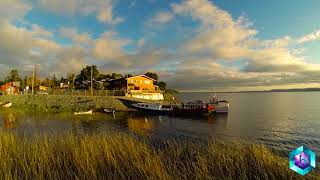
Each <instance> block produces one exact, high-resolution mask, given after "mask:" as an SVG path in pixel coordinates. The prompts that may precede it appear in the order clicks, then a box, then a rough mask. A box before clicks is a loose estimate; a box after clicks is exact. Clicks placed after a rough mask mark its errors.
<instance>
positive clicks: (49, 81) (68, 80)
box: [0, 65, 167, 91]
mask: <svg viewBox="0 0 320 180" xmlns="http://www.w3.org/2000/svg"><path fill="white" fill-rule="evenodd" d="M91 70H92V78H93V88H94V89H104V88H105V87H106V86H108V83H109V82H108V81H109V80H112V79H120V78H123V77H132V74H119V73H115V72H114V73H110V74H103V73H100V72H99V70H98V68H97V66H95V65H93V66H86V67H84V68H83V69H82V70H81V71H80V72H79V74H72V73H68V74H67V75H66V76H65V77H63V76H62V77H60V78H58V77H57V76H56V75H53V76H52V77H45V78H44V79H40V78H39V77H38V76H37V75H35V76H34V77H33V76H25V77H24V78H23V79H22V78H20V76H19V72H18V70H17V69H12V70H11V71H10V73H9V74H8V75H7V76H6V77H5V79H4V81H0V86H1V85H3V84H5V83H8V82H20V83H21V84H20V85H21V87H22V88H24V87H26V86H32V81H34V86H38V85H42V86H46V87H49V88H57V87H59V86H60V83H64V84H67V85H68V88H70V89H87V88H89V87H90V86H91ZM145 75H146V76H148V77H150V78H152V79H154V80H156V82H155V85H158V86H159V88H160V90H162V91H164V90H167V83H166V82H164V81H159V76H158V74H157V73H155V72H147V73H145ZM33 78H34V80H33Z"/></svg>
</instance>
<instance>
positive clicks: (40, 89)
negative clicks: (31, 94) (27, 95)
mask: <svg viewBox="0 0 320 180" xmlns="http://www.w3.org/2000/svg"><path fill="white" fill-rule="evenodd" d="M34 90H36V91H49V87H47V86H41V85H39V86H36V87H34Z"/></svg>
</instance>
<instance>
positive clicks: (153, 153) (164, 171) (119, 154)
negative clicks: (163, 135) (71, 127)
mask: <svg viewBox="0 0 320 180" xmlns="http://www.w3.org/2000/svg"><path fill="white" fill-rule="evenodd" d="M0 159H1V160H0V179H319V178H320V175H319V173H316V172H312V173H310V174H308V175H306V176H304V177H302V176H300V175H298V174H296V173H294V172H292V171H291V170H289V168H288V161H287V159H285V158H282V157H280V156H277V155H275V154H274V153H272V152H271V151H270V150H269V149H268V148H266V147H265V146H263V145H255V144H248V143H243V142H233V143H232V142H230V143H224V142H221V141H215V140H212V141H210V142H209V143H207V144H203V143H195V142H187V141H183V142H180V141H179V142H178V141H174V140H167V141H164V142H163V143H161V145H159V146H158V147H157V148H154V147H153V146H151V144H150V142H149V141H148V140H145V141H144V140H141V139H140V140H139V139H137V138H136V137H133V136H130V135H126V134H118V133H113V134H99V135H98V134H96V135H80V136H75V135H73V134H71V133H70V134H68V135H63V136H62V135H61V136H58V137H46V136H35V137H32V138H27V137H18V136H17V135H15V134H13V133H9V132H2V133H0Z"/></svg>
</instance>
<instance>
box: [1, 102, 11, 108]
mask: <svg viewBox="0 0 320 180" xmlns="http://www.w3.org/2000/svg"><path fill="white" fill-rule="evenodd" d="M11 106H12V103H6V104H3V105H2V107H5V108H9V107H11Z"/></svg>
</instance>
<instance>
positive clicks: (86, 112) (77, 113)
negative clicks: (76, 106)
mask: <svg viewBox="0 0 320 180" xmlns="http://www.w3.org/2000/svg"><path fill="white" fill-rule="evenodd" d="M74 114H75V115H81V114H92V110H90V111H84V112H75V113H74Z"/></svg>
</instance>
